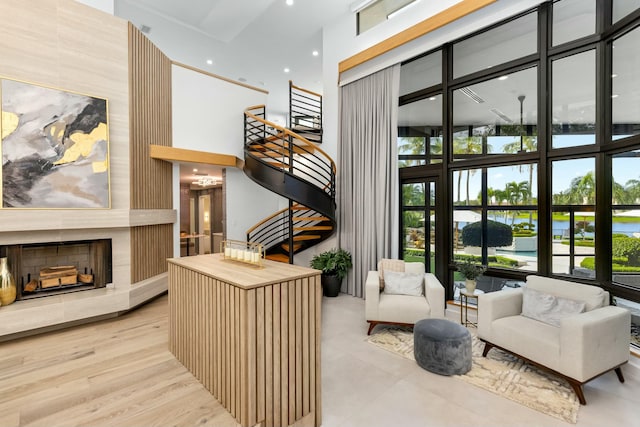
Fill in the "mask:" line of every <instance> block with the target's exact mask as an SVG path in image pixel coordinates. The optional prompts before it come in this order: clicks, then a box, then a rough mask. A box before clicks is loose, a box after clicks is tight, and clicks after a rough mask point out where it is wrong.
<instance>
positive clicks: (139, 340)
mask: <svg viewBox="0 0 640 427" xmlns="http://www.w3.org/2000/svg"><path fill="white" fill-rule="evenodd" d="M167 311H168V310H167V296H166V295H165V296H163V297H160V298H158V299H156V300H154V301H152V302H151V303H149V304H146V305H145V306H143V307H141V308H139V309H137V310H134V311H132V312H130V313H128V314H126V315H124V316H121V317H119V318H115V319H112V320H105V321H101V322H97V323H93V324H88V325H82V326H76V327H73V328H70V329H65V330H61V331H56V332H51V333H47V334H43V335H37V336H33V337H29V338H23V339H20V340H16V341H10V342H5V343H0V426H2V427H12V426H169V425H170V426H195V425H199V426H235V425H237V424H236V423H235V420H234V419H233V418H232V417H231V415H229V413H228V412H227V411H226V410H225V409H224V408H223V407H222V406H221V405H220V404H219V403H218V402H217V401H216V400H215V399H214V397H213V396H212V395H211V394H210V393H209V392H208V391H207V390H205V388H204V387H203V386H202V385H201V384H200V383H199V382H198V381H197V380H196V379H195V378H194V377H193V375H191V373H189V372H188V371H187V370H186V368H185V367H184V366H182V365H181V364H180V362H178V361H177V360H176V359H175V358H174V357H173V355H172V354H171V353H170V352H169V350H168V329H167V320H168V319H167Z"/></svg>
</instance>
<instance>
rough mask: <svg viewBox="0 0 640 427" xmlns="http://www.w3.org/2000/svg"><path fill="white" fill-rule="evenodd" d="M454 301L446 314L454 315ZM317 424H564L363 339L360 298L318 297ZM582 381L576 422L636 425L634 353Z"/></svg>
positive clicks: (638, 379) (638, 398)
mask: <svg viewBox="0 0 640 427" xmlns="http://www.w3.org/2000/svg"><path fill="white" fill-rule="evenodd" d="M455 310H457V307H453V308H452V309H449V310H447V317H448V318H450V319H451V320H454V321H459V320H460V317H459V316H460V314H459V312H458V311H455ZM322 316H323V319H322V323H323V325H322V327H323V336H322V370H323V371H322V385H323V390H322V398H323V424H322V425H323V426H324V427H351V426H367V427H375V426H403V427H411V426H422V427H427V426H456V427H458V426H459V427H462V426H473V427H479V426H491V427H501V426H505V427H507V426H508V427H517V426H536V427H542V426H570V425H571V424H568V423H566V422H564V421H561V420H558V419H556V418H553V417H550V416H548V415H545V414H542V413H540V412H538V411H535V410H533V409H529V408H527V407H525V406H522V405H520V404H518V403H515V402H512V401H510V400H508V399H505V398H503V397H500V396H497V395H494V394H492V393H490V392H488V391H485V390H483V389H480V388H478V387H475V386H473V385H470V384H467V383H465V382H464V381H462V380H458V379H456V378H452V377H443V376H440V375H436V374H432V373H430V372H427V371H425V370H423V369H421V368H420V367H419V366H418V365H417V364H416V363H415V362H413V361H411V360H407V359H404V358H402V357H400V356H398V355H395V354H393V353H390V352H388V351H386V350H383V349H380V348H378V347H376V346H374V345H372V344H369V343H367V342H366V334H367V326H368V324H367V323H366V321H365V320H364V300H363V299H360V298H355V297H351V296H348V295H344V294H341V295H340V296H339V297H337V298H326V297H325V298H323V301H322ZM622 370H623V373H624V376H625V379H626V382H625V383H624V384H621V383H619V382H618V380H617V378H616V375H615V374H614V373H613V372H611V373H607V374H605V375H603V376H602V377H600V378H597V379H596V380H594V381H591V382H590V383H588V384H587V385H586V386H585V388H584V392H585V397H586V399H587V405H586V406H582V407H581V408H580V411H579V414H578V423H577V426H580V427H582V426H593V427H596V426H598V427H600V426H625V427H631V426H639V427H640V410H638V406H639V405H640V359H634V360H633V364H627V365H626V366H624V367H623V368H622Z"/></svg>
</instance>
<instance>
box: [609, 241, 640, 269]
mask: <svg viewBox="0 0 640 427" xmlns="http://www.w3.org/2000/svg"><path fill="white" fill-rule="evenodd" d="M611 249H612V250H611V255H613V256H614V257H626V258H627V259H628V265H629V266H640V239H636V238H633V237H619V238H616V239H613V240H612V248H611Z"/></svg>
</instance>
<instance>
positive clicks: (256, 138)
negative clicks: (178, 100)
mask: <svg viewBox="0 0 640 427" xmlns="http://www.w3.org/2000/svg"><path fill="white" fill-rule="evenodd" d="M289 114H290V123H291V125H290V128H284V127H281V126H278V125H277V124H275V123H272V122H269V121H267V120H265V106H264V105H257V106H253V107H249V108H247V109H246V110H245V112H244V131H245V143H244V172H245V174H246V175H247V176H248V177H249V178H250V179H252V180H253V181H254V182H256V183H257V184H259V185H261V186H262V187H264V188H266V189H268V190H270V191H273V192H274V193H276V194H279V195H280V196H282V197H285V198H286V199H288V200H289V206H288V207H287V208H285V209H282V210H280V211H278V212H275V213H274V214H272V215H270V216H269V217H267V218H265V219H263V220H262V221H260V222H259V223H257V224H256V225H254V226H253V227H251V228H250V229H249V230H247V241H250V242H257V243H262V245H263V246H264V247H265V249H266V254H267V255H266V256H267V258H268V259H272V260H275V261H281V262H288V263H291V264H292V263H293V257H294V254H296V253H299V252H301V251H303V250H305V249H308V248H310V247H311V246H313V245H316V244H318V243H320V242H321V241H323V240H325V239H327V238H328V237H329V236H331V235H332V234H333V233H334V232H335V228H336V216H335V211H336V204H335V186H336V179H335V177H336V167H335V163H334V162H333V160H332V159H331V157H329V156H328V155H327V154H326V153H325V152H324V151H322V149H320V148H319V147H318V146H317V145H316V144H317V143H321V142H322V95H319V94H317V93H314V92H311V91H308V90H306V89H303V88H300V87H297V86H295V85H293V83H291V82H289Z"/></svg>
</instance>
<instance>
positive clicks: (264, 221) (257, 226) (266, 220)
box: [246, 208, 289, 235]
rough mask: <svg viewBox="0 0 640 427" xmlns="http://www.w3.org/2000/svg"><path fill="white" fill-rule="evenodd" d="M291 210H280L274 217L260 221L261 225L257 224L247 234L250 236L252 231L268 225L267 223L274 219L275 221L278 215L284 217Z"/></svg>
mask: <svg viewBox="0 0 640 427" xmlns="http://www.w3.org/2000/svg"><path fill="white" fill-rule="evenodd" d="M288 210H289V208H284V209H280V210H279V211H278V212H276V213H274V214H273V215H271V216H269V217H267V218H265V219H263V220H262V221H260V222H259V223H257V224H256V225H254V226H253V227H251V228H250V229H248V230H247V232H246V234H247V235H249V234H251V232H252V231H255V230H256V229H257V228H259V227H260V226H262V225H264V224H266V223H267V222H269V221H271V220H272V219H274V218H275V217H277V216H278V215H282V214H283V213H285V212H287V211H288Z"/></svg>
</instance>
